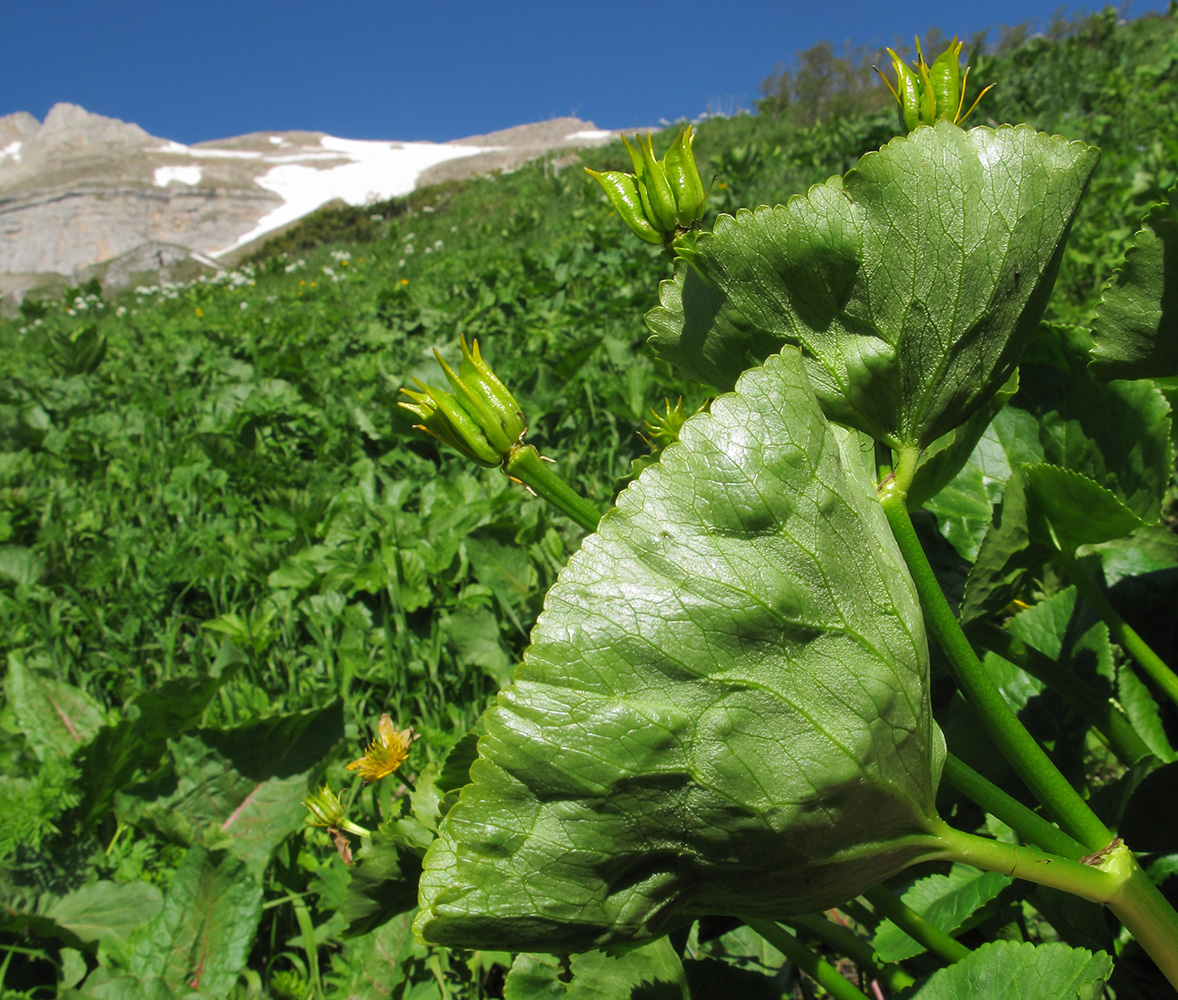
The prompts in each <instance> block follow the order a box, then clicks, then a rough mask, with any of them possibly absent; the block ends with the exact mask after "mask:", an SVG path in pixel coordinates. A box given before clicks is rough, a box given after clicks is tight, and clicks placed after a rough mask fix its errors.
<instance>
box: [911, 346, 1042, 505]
mask: <svg viewBox="0 0 1178 1000" xmlns="http://www.w3.org/2000/svg"><path fill="white" fill-rule="evenodd" d="M1016 392H1018V369H1015V371H1014V374H1013V375H1011V376H1010V378H1009V379H1007V381H1006V384H1005V385H1004V386H1002V388H1001V389H999V390H998V391H997V392H996V393H994V395H993V396H991V397H990V398H989V399H988V400H987V401H986V402H985V403H984V404H983V405H982V407H981V409H978V410H975V411H974V412H973V415H972V416H971V417H970V418H969V419H968V420H967V421H966V422H965V423H963V424H961V425H960V426H958V427H956V428H954V429H953V430H951V431H950V432H949V433H947V434H943V435H941V437H939V438H938V439H937V440H936V441H934V442H933V443H932V444H930V445H929V446H928V447H927V448H925V450H924V453H923V454H922V455H921V458H920V466H919V467H918V468H917V470H916V475H915V476H914V477H913V480H912V485H911V486H910V487H908V509H909V510H915V509H916V508H917V507H923V506H924V505H925V503H926V501H927V500H929V499H930V498H932V497H934V496H936V495H937V494H938V493H940V492H941V490H943V489H944V488H945V487H946V486H948V485H949V484H950V483H951V482H953V480H954V479H956V478H957V476H958V475H959V474H960V473H961V471H962V469H963V468H964V467H965V466H966V464H967V463H968V462H969V460H970V458H972V456H973V454H974V452H975V451H976V450H977V447H978V443H979V442H980V441H981V439H982V437H983V435H984V434H985V433H986V431H987V430H989V429H990V427H991V426H993V422H994V419H995V417H996V416H997V415H998V414H999V413H1001V412H1002V410H1003V408H1004V407H1005V406H1006V404H1007V403H1009V402H1010V398H1011V396H1013V395H1014V394H1015V393H1016Z"/></svg>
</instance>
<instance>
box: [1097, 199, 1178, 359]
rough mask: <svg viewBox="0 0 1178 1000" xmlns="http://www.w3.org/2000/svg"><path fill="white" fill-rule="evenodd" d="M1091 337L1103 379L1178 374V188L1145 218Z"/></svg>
mask: <svg viewBox="0 0 1178 1000" xmlns="http://www.w3.org/2000/svg"><path fill="white" fill-rule="evenodd" d="M1092 334H1093V337H1094V338H1095V340H1096V348H1095V350H1094V351H1093V352H1092V371H1093V373H1094V374H1095V375H1096V376H1097V377H1098V378H1101V379H1117V378H1127V379H1132V378H1167V377H1170V376H1174V375H1178V189H1174V188H1171V189H1170V198H1169V201H1168V202H1167V203H1166V204H1162V205H1158V206H1156V207H1155V208H1154V209H1153V211H1152V212H1150V214H1149V216H1148V217H1147V218H1146V220H1145V226H1144V228H1143V229H1142V230H1141V232H1139V233H1138V234H1137V236H1136V238H1135V239H1134V241H1133V246H1132V247H1130V248H1129V250H1128V252H1127V253H1126V254H1125V263H1124V265H1123V266H1122V267H1121V269H1120V270H1119V271H1118V272H1117V273H1116V274H1115V275H1114V276H1113V279H1112V281H1111V283H1110V284H1109V285H1108V286H1107V287H1106V288H1105V291H1104V296H1103V297H1102V298H1101V301H1100V305H1099V306H1097V309H1096V319H1095V321H1094V322H1093V325H1092Z"/></svg>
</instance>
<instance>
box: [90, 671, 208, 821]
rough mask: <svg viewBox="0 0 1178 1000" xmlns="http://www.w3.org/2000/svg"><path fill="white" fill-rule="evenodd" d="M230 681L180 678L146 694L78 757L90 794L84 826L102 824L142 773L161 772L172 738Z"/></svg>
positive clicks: (141, 692) (199, 713) (103, 730)
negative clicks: (119, 795) (159, 766)
mask: <svg viewBox="0 0 1178 1000" xmlns="http://www.w3.org/2000/svg"><path fill="white" fill-rule="evenodd" d="M230 676H231V672H230V671H224V672H223V673H222V674H221V675H220V676H218V677H194V678H187V677H185V678H176V679H173V680H170V681H165V682H164V683H163V684H161V685H159V686H158V687H157V688H156V689H155V690H153V691H140V692H139V694H137V695H136V696H135V697H134V698H133V699H132V700H131V703H130V704H129V705H128V706H127V708H126V712H125V717H124V718H123V719H122V720H121V721H119V722H118V723H117V724H116V725H114V726H106V727H105V728H103V729H101V730H99V732H98V734H97V735H96V736H95V738H94V739H93V740H91V741H90V743H89V744H87V745H86V746H85V747H84V748H83V749H82V752H81V753H80V754H79V755H78V765H79V767H80V769H81V771H82V781H81V785H82V788H83V789H84V790H85V797H84V799H83V801H82V807H81V809H80V810H79V812H80V814H81V816H82V824H83V826H84V827H89V826H91V825H93V824H95V823H98V822H101V821H102V819H104V818H105V816H106V814H107V810H109V809H110V808H111V804H112V802H113V800H114V798H115V795H116V794H117V793H118V792H120V791H121V790H123V789H124V788H125V787H126V786H127V785H129V784H130V783H131V782H132V781H134V780H135V779H136V778H137V776H138V775H139V773H140V772H141V771H147V772H150V771H152V770H154V769H155V767H156V765H157V764H158V763H159V760H160V758H161V757H162V756H163V753H164V751H165V750H166V749H167V743H168V739H169V738H171V737H174V736H177V735H179V733H181V732H183V731H184V730H185V729H186V728H188V726H190V725H192V724H193V723H194V722H196V720H197V719H199V718H200V715H201V713H202V712H204V710H205V707H206V706H207V705H208V703H209V701H211V700H212V698H213V696H214V695H215V694H216V693H217V690H218V689H219V688H220V687H221V685H222V684H224V683H225V681H226V680H228V678H229V677H230Z"/></svg>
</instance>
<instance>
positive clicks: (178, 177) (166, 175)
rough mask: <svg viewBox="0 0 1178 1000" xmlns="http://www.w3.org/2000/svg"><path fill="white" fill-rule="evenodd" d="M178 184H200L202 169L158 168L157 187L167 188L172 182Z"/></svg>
mask: <svg viewBox="0 0 1178 1000" xmlns="http://www.w3.org/2000/svg"><path fill="white" fill-rule="evenodd" d="M173 181H174V182H175V183H177V184H189V185H191V184H199V183H200V167H156V168H155V186H156V187H167V186H168V185H169V184H171V183H172V182H173Z"/></svg>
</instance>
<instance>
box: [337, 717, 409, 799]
mask: <svg viewBox="0 0 1178 1000" xmlns="http://www.w3.org/2000/svg"><path fill="white" fill-rule="evenodd" d="M415 739H417V735H416V734H415V733H414V732H413V729H412V728H409V729H403V730H398V729H397V728H396V727H395V726H394V725H393V720H392V719H391V718H389V716H388V714H387V713H386V714H385V715H382V716H381V717H380V722H379V723H377V738H376V739H375V740H373V741H372V743H371V744H370V745H369V747H368V749H367V750H365V751H364V756H363V757H361V758H360V759H359V760H354V761H352V763H350V764H349V765H348V770H349V771H359V772H360V777H362V778H363V779H364V780H365V781H366V782H370V781H379V780H380V779H381V778H386V777H388V776H389V775H390V774H392V773H393V772H394V771H395V770H396V769H397V768H398V767H400V766H401V765H402V764H404V763H405V758H406V757H408V756H409V747H410V746H412V745H413V741H414V740H415Z"/></svg>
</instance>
